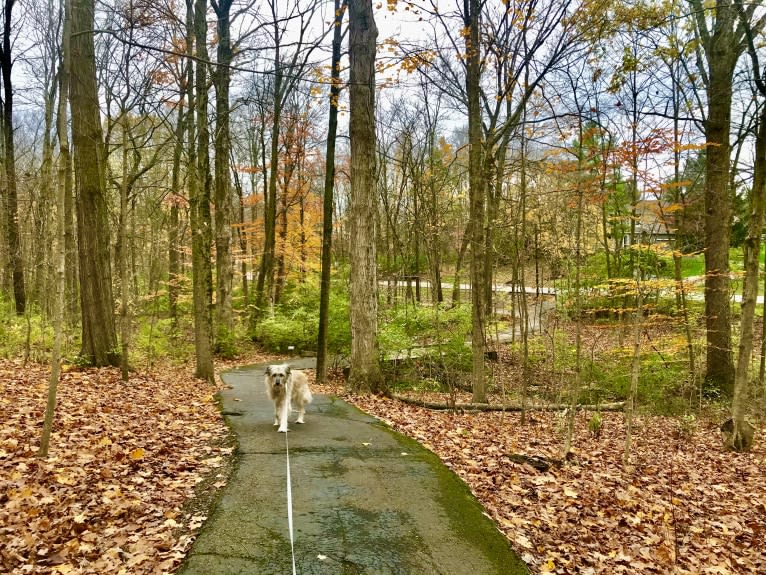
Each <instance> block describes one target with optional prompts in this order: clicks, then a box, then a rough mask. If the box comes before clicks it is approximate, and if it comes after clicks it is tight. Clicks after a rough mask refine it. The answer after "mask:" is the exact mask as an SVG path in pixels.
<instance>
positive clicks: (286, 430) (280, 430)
mask: <svg viewBox="0 0 766 575" xmlns="http://www.w3.org/2000/svg"><path fill="white" fill-rule="evenodd" d="M288 431H289V430H288V429H287V428H286V427H280V428H279V429H277V432H278V433H287V432H288Z"/></svg>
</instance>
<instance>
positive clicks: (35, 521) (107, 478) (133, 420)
mask: <svg viewBox="0 0 766 575" xmlns="http://www.w3.org/2000/svg"><path fill="white" fill-rule="evenodd" d="M48 374H49V372H48V368H47V367H45V366H35V365H31V366H27V367H25V368H23V369H22V367H21V366H20V364H18V363H14V362H11V361H7V360H0V421H2V427H1V428H0V572H2V573H12V574H17V573H18V574H21V573H59V574H65V573H70V574H80V573H83V574H84V573H109V574H118V573H130V574H141V573H163V572H168V571H171V570H172V569H173V568H174V567H176V566H177V565H178V564H179V563H180V561H181V559H182V558H183V557H184V555H185V552H186V550H187V549H188V547H189V545H190V544H191V541H192V539H193V536H194V531H195V530H196V529H197V528H199V526H200V525H201V523H202V522H203V521H204V519H205V517H204V516H202V515H195V514H194V512H193V510H190V509H187V508H184V503H185V502H187V501H188V500H189V499H190V498H191V497H192V496H194V495H195V486H196V485H197V484H198V483H200V482H201V481H202V480H203V478H206V480H207V483H208V484H209V485H208V486H209V488H210V489H215V488H218V487H221V486H222V485H224V484H225V480H226V474H225V473H224V472H223V470H222V469H221V466H222V464H223V463H224V462H225V459H226V456H227V455H228V454H230V453H231V451H232V448H231V447H230V446H229V445H228V442H227V440H226V438H227V437H228V432H227V429H226V427H225V426H224V425H223V423H222V421H221V417H220V413H219V412H218V410H217V408H216V405H215V403H214V400H213V394H214V393H215V391H216V390H215V389H214V388H212V387H211V386H210V385H208V384H206V383H205V382H203V381H199V380H196V379H194V378H193V377H191V376H190V374H188V373H186V372H185V371H182V370H180V369H173V368H167V369H164V370H157V371H155V372H154V373H152V374H141V373H138V374H135V373H133V374H131V379H130V382H129V383H128V384H127V385H124V384H122V383H121V382H120V380H119V372H118V371H117V370H115V369H98V370H95V369H94V370H86V371H72V372H68V373H63V374H62V376H61V383H60V385H59V393H58V400H59V404H58V408H57V411H56V420H55V424H54V433H53V435H52V438H51V448H50V454H49V458H48V459H39V458H37V457H36V455H37V450H38V447H39V442H40V432H41V427H42V420H43V414H44V410H45V404H46V399H47V390H48V377H49V375H48Z"/></svg>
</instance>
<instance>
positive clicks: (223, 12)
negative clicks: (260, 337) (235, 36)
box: [211, 0, 234, 337]
mask: <svg viewBox="0 0 766 575" xmlns="http://www.w3.org/2000/svg"><path fill="white" fill-rule="evenodd" d="M211 5H212V6H213V11H214V12H215V15H216V32H217V35H218V44H217V48H216V50H217V62H216V64H217V66H216V70H215V74H214V75H213V79H214V82H215V92H216V97H215V111H216V121H215V195H214V201H215V267H216V294H217V297H216V318H217V323H216V326H217V329H218V335H219V337H221V336H224V335H225V334H226V333H227V332H230V331H231V329H232V327H233V325H232V320H233V318H232V304H231V289H232V279H233V275H234V270H233V263H232V254H231V237H232V228H231V224H232V219H233V217H232V211H233V210H232V208H233V206H232V195H231V169H230V164H229V162H230V155H231V128H230V121H229V116H230V113H229V112H230V110H229V87H230V84H231V69H230V66H231V61H232V56H233V53H232V45H231V16H230V12H231V5H232V0H218V1H216V0H211Z"/></svg>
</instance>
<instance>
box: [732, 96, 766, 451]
mask: <svg viewBox="0 0 766 575" xmlns="http://www.w3.org/2000/svg"><path fill="white" fill-rule="evenodd" d="M765 171H766V105H762V107H761V113H760V114H759V117H758V130H757V135H756V142H755V173H754V177H753V191H752V196H751V203H750V209H751V213H750V223H749V225H748V233H747V238H745V245H744V251H745V254H744V255H745V279H744V287H743V293H742V323H741V329H740V340H739V355H738V357H737V370H736V376H735V379H734V389H733V393H732V396H733V397H732V402H731V419H732V422H733V424H734V429H733V430H732V433H731V435H730V436H729V437H728V438H727V447H729V448H731V449H734V450H736V451H749V450H750V448H751V447H752V446H753V445H752V441H753V434H752V427H750V426H749V424H748V423H747V422H746V421H745V413H746V411H747V405H746V401H747V397H748V388H749V387H750V373H749V369H750V360H751V359H752V356H753V331H754V330H753V326H754V323H755V321H754V320H755V307H756V302H757V299H758V268H759V262H758V256H759V254H760V252H761V234H762V233H763V221H764V211H765V209H766V173H764V172H765ZM746 427H750V429H749V430H748V431H749V432H745V428H746Z"/></svg>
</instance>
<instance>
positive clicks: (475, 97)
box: [465, 0, 487, 403]
mask: <svg viewBox="0 0 766 575" xmlns="http://www.w3.org/2000/svg"><path fill="white" fill-rule="evenodd" d="M466 7H467V8H468V11H467V13H466V15H465V28H466V30H468V34H467V36H466V42H465V49H466V62H467V63H466V94H467V95H468V146H469V148H468V172H469V175H468V178H469V203H470V215H469V219H470V221H471V225H470V228H471V318H472V319H471V328H472V329H471V351H472V357H473V371H472V377H471V384H472V387H473V401H474V403H486V401H487V382H486V379H485V376H484V348H485V344H484V341H485V337H486V334H485V323H486V319H485V314H486V301H485V297H484V296H485V291H484V290H485V289H486V278H485V268H484V264H485V262H484V226H485V219H486V214H485V205H486V198H485V190H484V178H483V176H484V174H483V172H482V167H483V150H482V148H483V142H482V128H481V102H480V96H481V86H480V84H479V81H480V73H481V70H480V66H481V44H480V41H479V39H480V36H479V32H480V30H479V25H480V22H479V14H480V10H481V2H480V1H479V0H469V1H468V2H467V6H466Z"/></svg>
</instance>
